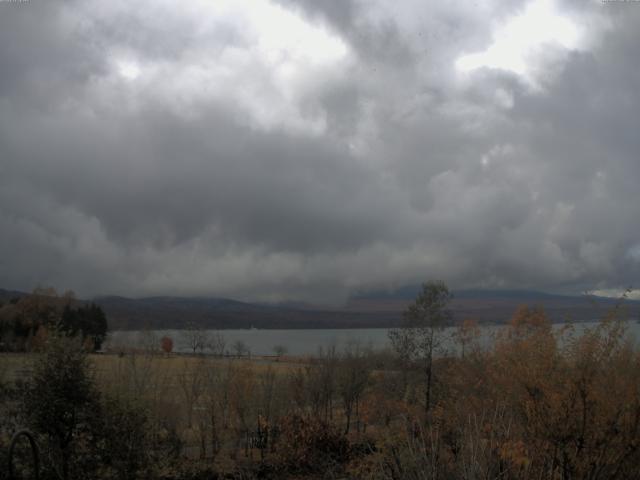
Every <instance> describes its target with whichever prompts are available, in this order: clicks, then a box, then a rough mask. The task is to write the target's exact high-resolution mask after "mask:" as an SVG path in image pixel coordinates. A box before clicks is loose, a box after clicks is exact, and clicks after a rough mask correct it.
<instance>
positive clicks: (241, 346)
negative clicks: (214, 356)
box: [233, 340, 249, 358]
mask: <svg viewBox="0 0 640 480" xmlns="http://www.w3.org/2000/svg"><path fill="white" fill-rule="evenodd" d="M233 351H234V352H236V356H237V357H238V358H240V357H242V356H243V355H244V354H245V353H247V352H248V351H249V349H248V347H247V344H246V343H244V341H242V340H236V341H235V342H233Z"/></svg>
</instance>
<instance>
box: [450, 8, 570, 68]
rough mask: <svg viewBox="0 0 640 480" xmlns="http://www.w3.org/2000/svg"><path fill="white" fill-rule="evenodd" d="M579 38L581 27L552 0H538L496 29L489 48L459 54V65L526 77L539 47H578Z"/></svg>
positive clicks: (457, 64) (459, 66) (460, 66)
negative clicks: (496, 70) (560, 12)
mask: <svg viewBox="0 0 640 480" xmlns="http://www.w3.org/2000/svg"><path fill="white" fill-rule="evenodd" d="M579 38H580V35H579V30H578V27H577V26H576V25H575V24H574V23H573V22H572V21H571V20H570V19H568V18H565V17H563V16H562V15H560V14H559V13H558V11H557V9H556V8H555V7H554V4H553V1H552V0H536V1H534V2H532V3H530V4H529V5H528V6H527V8H526V9H525V11H524V12H523V13H522V14H521V15H518V16H516V17H513V18H512V19H511V20H509V21H508V22H507V23H506V25H504V26H502V27H500V28H497V29H496V31H495V33H494V35H493V43H492V44H491V45H490V46H489V48H487V50H485V51H483V52H479V53H473V54H469V55H464V56H462V57H459V58H458V60H457V61H456V67H457V68H458V69H459V70H460V71H462V72H470V71H472V70H476V69H478V68H482V67H486V68H493V69H500V70H507V71H511V72H514V73H516V74H518V75H521V76H524V77H527V76H529V75H530V73H531V66H530V63H531V57H532V55H535V53H537V51H539V49H540V48H542V47H544V46H545V45H559V46H561V47H563V48H565V49H568V50H571V49H575V48H576V47H577V46H578V43H579ZM529 80H530V79H529Z"/></svg>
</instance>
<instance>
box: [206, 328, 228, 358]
mask: <svg viewBox="0 0 640 480" xmlns="http://www.w3.org/2000/svg"><path fill="white" fill-rule="evenodd" d="M226 346H227V341H226V339H225V338H224V335H222V333H220V332H217V331H216V332H214V333H212V334H211V335H210V337H209V343H208V345H207V347H208V348H209V350H211V353H212V354H213V355H215V356H216V357H223V356H224V350H225V348H226Z"/></svg>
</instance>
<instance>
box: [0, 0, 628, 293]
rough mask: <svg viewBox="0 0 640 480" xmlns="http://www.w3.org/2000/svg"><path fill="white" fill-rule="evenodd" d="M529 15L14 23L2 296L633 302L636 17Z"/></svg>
mask: <svg viewBox="0 0 640 480" xmlns="http://www.w3.org/2000/svg"><path fill="white" fill-rule="evenodd" d="M538 4H540V5H542V6H540V8H538V7H537V6H536V5H538ZM538 4H536V5H533V7H535V8H533V7H532V4H531V3H530V2H525V1H514V2H506V4H505V2H492V1H488V2H479V5H474V6H473V7H472V6H471V5H469V3H468V2H453V3H444V4H443V3H440V4H437V3H433V4H431V3H427V4H425V3H424V2H414V1H403V2H396V3H394V4H393V5H391V4H388V3H386V2H374V3H373V4H367V5H366V6H365V5H364V4H363V3H361V2H357V1H347V0H344V1H342V0H341V1H337V0H336V1H328V2H313V1H304V0H299V1H298V0H279V1H277V2H276V1H273V2H271V1H268V0H255V1H254V0H252V1H249V0H247V1H231V0H229V1H220V2H207V1H204V0H194V1H190V2H175V1H169V0H163V1H151V0H142V1H140V2H136V3H135V4H132V3H131V2H124V1H118V0H116V1H112V2H101V1H98V0H90V1H88V2H62V1H48V2H44V1H37V0H31V1H30V2H27V3H1V2H0V65H2V69H1V70H0V232H1V233H2V235H1V236H0V286H3V287H5V288H15V289H31V288H33V287H34V286H36V285H38V284H40V285H55V286H58V287H59V288H73V289H74V290H76V291H77V292H78V293H79V294H81V295H87V296H88V295H94V294H107V293H118V294H126V295H148V294H185V295H226V296H233V297H237V298H244V299H261V300H284V299H300V300H311V301H334V302H335V301H340V300H341V299H344V298H345V296H347V295H348V294H349V293H350V292H353V291H359V290H363V289H373V288H376V289H377V288H393V287H397V286H401V285H405V284H411V283H415V282H419V281H423V280H425V279H428V278H442V279H444V280H446V281H448V282H449V283H450V284H451V285H452V286H454V287H456V288H463V287H501V288H510V287H514V288H539V289H543V290H558V291H564V292H579V291H582V290H584V289H586V288H589V289H600V290H602V291H609V290H616V289H619V288H622V287H626V286H628V285H633V284H634V282H637V278H638V274H639V273H640V254H638V252H639V251H640V225H639V224H638V221H637V219H638V218H640V202H638V193H637V185H638V183H639V181H640V161H639V159H638V155H639V154H640V137H639V136H638V135H637V134H636V129H635V126H634V125H635V122H636V117H637V112H638V111H640V93H639V92H640V73H639V72H638V70H637V68H635V63H634V61H635V57H636V56H637V45H638V42H639V41H640V32H638V30H637V28H635V26H636V25H637V24H638V21H640V6H638V7H636V6H635V5H633V4H629V3H615V2H609V3H601V2H595V1H594V2H589V3H584V2H565V3H562V4H560V3H558V4H554V3H551V2H548V1H545V0H542V1H541V2H538ZM536 8H537V10H536ZM532 11H533V12H534V13H533V14H532V13H530V12H532ZM536 12H537V13H536ZM540 12H542V13H540ZM536 15H537V17H536ZM544 15H547V16H548V18H547V17H544ZM545 19H546V20H549V19H553V20H554V21H555V22H556V23H553V22H551V23H549V24H548V25H556V24H557V25H558V27H557V28H558V30H557V35H556V36H555V37H554V30H553V29H552V28H550V29H548V31H546V32H545V36H544V37H540V38H538V37H536V35H537V33H536V32H537V31H540V28H539V24H536V23H535V22H540V21H544V20H545ZM514 22H516V23H514ZM517 22H520V23H517ZM527 22H529V23H527ZM531 22H534V23H531ZM513 25H516V26H518V25H519V27H518V29H517V31H518V32H521V31H523V29H524V30H526V29H525V28H524V27H523V25H524V26H528V27H529V28H530V31H529V33H527V34H526V35H522V36H520V37H517V38H516V40H517V41H513V39H512V38H511V37H509V35H514V34H512V33H509V32H513V31H516V30H514V27H513ZM536 25H538V26H536ZM510 29H511V30H510ZM536 29H537V30H536ZM567 32H568V33H567ZM505 39H506V41H507V43H506V44H505V43H504V42H505ZM500 42H503V43H500ZM509 42H511V43H509ZM496 45H497V46H496ZM509 45H512V47H513V48H511V49H509V48H510V47H509ZM492 49H493V50H492ZM501 49H502V50H501ZM505 49H506V50H505ZM495 51H498V52H502V53H501V55H502V57H500V58H502V59H504V58H506V59H507V60H505V61H502V60H501V61H500V62H496V61H495V58H496V57H495V55H494V56H492V55H493V54H492V53H491V52H495ZM487 52H488V53H487ZM505 52H506V53H505ZM465 58H466V59H469V58H471V59H472V60H473V61H469V60H466V61H465V60H464V59H465Z"/></svg>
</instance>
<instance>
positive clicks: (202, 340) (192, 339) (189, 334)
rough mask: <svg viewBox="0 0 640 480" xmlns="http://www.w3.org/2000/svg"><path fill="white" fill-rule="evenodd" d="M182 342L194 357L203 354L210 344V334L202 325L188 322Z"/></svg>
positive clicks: (183, 332)
mask: <svg viewBox="0 0 640 480" xmlns="http://www.w3.org/2000/svg"><path fill="white" fill-rule="evenodd" d="M182 342H183V344H184V345H185V347H186V348H188V349H189V350H191V352H192V353H193V354H194V355H195V354H196V353H203V352H204V349H205V348H206V347H207V346H208V345H209V344H210V340H209V334H208V332H207V331H206V330H205V329H204V328H202V327H201V326H200V325H197V324H195V323H193V322H188V323H187V324H186V325H185V328H184V330H183V331H182Z"/></svg>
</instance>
